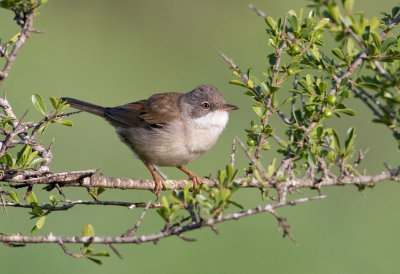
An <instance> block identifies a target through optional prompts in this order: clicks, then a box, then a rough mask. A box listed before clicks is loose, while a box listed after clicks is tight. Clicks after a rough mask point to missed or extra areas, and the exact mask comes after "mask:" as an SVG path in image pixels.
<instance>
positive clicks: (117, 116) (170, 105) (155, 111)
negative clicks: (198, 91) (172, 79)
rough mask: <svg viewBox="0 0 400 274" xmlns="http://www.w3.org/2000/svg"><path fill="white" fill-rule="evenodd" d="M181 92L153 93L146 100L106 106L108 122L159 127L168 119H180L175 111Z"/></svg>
mask: <svg viewBox="0 0 400 274" xmlns="http://www.w3.org/2000/svg"><path fill="white" fill-rule="evenodd" d="M181 95H182V94H181V93H175V92H174V93H159V94H154V95H153V96H151V97H150V98H149V99H147V100H141V101H137V102H133V103H129V104H126V105H123V106H118V107H115V108H106V109H105V111H104V113H105V115H106V116H107V117H108V118H109V120H110V122H118V123H121V124H124V125H128V126H136V127H161V126H162V125H163V124H165V123H167V122H168V121H172V120H176V119H180V116H179V114H178V112H177V110H178V101H179V97H180V96H181Z"/></svg>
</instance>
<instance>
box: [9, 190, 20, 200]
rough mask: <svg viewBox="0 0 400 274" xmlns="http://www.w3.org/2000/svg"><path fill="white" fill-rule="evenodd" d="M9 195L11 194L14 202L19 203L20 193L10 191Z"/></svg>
mask: <svg viewBox="0 0 400 274" xmlns="http://www.w3.org/2000/svg"><path fill="white" fill-rule="evenodd" d="M8 195H9V196H10V198H11V199H12V201H13V202H14V203H19V197H18V193H16V192H14V191H9V192H8Z"/></svg>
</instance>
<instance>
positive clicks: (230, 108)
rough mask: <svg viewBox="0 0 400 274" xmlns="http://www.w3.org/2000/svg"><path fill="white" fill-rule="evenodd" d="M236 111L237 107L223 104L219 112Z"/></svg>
mask: <svg viewBox="0 0 400 274" xmlns="http://www.w3.org/2000/svg"><path fill="white" fill-rule="evenodd" d="M237 109H239V108H238V107H237V106H234V105H230V104H225V105H223V106H222V108H221V110H223V111H230V110H237Z"/></svg>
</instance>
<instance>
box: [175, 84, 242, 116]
mask: <svg viewBox="0 0 400 274" xmlns="http://www.w3.org/2000/svg"><path fill="white" fill-rule="evenodd" d="M236 109H238V107H237V106H234V105H230V104H227V103H226V101H225V99H224V97H223V96H222V94H221V92H219V90H218V89H217V88H216V87H214V86H212V85H200V86H198V87H196V88H195V89H193V90H192V91H190V92H188V93H185V94H183V95H182V96H181V97H180V100H179V112H180V113H181V115H182V117H188V118H191V119H195V118H199V117H204V116H206V115H208V114H210V113H212V112H215V111H230V110H236Z"/></svg>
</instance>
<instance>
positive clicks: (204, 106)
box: [201, 102, 210, 109]
mask: <svg viewBox="0 0 400 274" xmlns="http://www.w3.org/2000/svg"><path fill="white" fill-rule="evenodd" d="M201 107H202V108H204V109H210V103H207V102H204V103H202V104H201Z"/></svg>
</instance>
